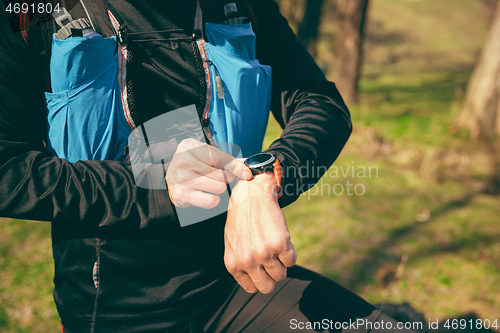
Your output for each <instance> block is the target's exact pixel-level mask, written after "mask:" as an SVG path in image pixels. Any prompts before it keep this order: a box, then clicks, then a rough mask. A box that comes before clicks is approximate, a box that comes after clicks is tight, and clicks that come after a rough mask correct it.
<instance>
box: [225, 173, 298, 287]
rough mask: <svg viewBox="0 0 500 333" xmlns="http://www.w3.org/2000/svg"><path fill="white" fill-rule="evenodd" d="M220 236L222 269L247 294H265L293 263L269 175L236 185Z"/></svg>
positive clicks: (288, 235) (284, 225) (271, 176)
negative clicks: (231, 276) (225, 269)
mask: <svg viewBox="0 0 500 333" xmlns="http://www.w3.org/2000/svg"><path fill="white" fill-rule="evenodd" d="M231 199H232V200H231V201H232V202H231V203H230V205H232V207H230V209H229V210H228V214H227V222H226V228H225V235H224V243H225V252H224V262H225V264H226V268H227V270H228V271H229V273H231V274H232V275H233V276H234V278H235V279H236V281H237V282H238V283H239V284H240V285H241V286H242V287H243V289H245V290H246V291H247V292H249V293H256V292H257V291H260V292H262V293H263V294H268V293H270V292H272V291H273V289H274V285H275V282H276V281H281V280H283V279H285V277H286V268H287V267H292V266H293V265H295V262H296V261H297V254H296V253H295V249H294V247H293V245H292V243H291V241H290V233H289V231H288V228H287V226H286V220H285V216H284V215H283V213H282V212H281V208H280V207H279V205H278V197H277V194H276V182H275V180H274V175H273V174H272V172H266V173H263V174H260V175H257V176H255V178H254V179H252V180H250V181H239V183H238V184H237V185H236V186H235V187H234V189H233V191H232V194H231Z"/></svg>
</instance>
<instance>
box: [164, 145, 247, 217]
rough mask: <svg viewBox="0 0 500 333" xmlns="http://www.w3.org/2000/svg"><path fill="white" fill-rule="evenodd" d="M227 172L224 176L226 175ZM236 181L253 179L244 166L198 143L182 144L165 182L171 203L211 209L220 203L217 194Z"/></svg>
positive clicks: (178, 148)
mask: <svg viewBox="0 0 500 333" xmlns="http://www.w3.org/2000/svg"><path fill="white" fill-rule="evenodd" d="M224 170H225V171H227V172H225V171H224ZM235 177H238V178H241V179H251V178H252V172H251V171H250V169H248V167H247V166H245V164H243V162H241V161H240V160H238V159H236V158H234V157H233V156H231V155H229V154H226V153H225V152H223V151H221V150H219V149H217V148H215V147H211V146H209V145H207V144H205V143H202V142H200V141H198V140H195V139H186V140H183V141H181V143H180V144H179V146H178V147H177V150H176V152H175V154H174V157H173V159H172V162H170V165H169V166H168V170H167V176H166V181H167V185H168V192H169V195H170V199H171V201H172V203H173V204H174V205H176V206H177V207H182V208H186V207H189V206H196V207H201V208H206V209H210V208H213V207H215V206H217V205H218V204H219V202H220V197H219V196H218V194H222V193H224V191H226V188H227V187H226V184H227V183H230V182H232V181H234V179H235Z"/></svg>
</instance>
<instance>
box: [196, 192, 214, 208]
mask: <svg viewBox="0 0 500 333" xmlns="http://www.w3.org/2000/svg"><path fill="white" fill-rule="evenodd" d="M219 202H220V197H219V196H218V195H215V194H210V193H206V192H200V191H194V192H191V193H190V195H189V203H190V204H191V205H192V206H196V207H200V208H205V209H211V208H214V207H215V206H217V205H218V204H219Z"/></svg>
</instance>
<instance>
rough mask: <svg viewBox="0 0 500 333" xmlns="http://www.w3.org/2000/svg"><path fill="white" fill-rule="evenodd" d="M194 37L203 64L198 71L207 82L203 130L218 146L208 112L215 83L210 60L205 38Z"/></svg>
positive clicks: (211, 142)
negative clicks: (211, 129) (211, 128)
mask: <svg viewBox="0 0 500 333" xmlns="http://www.w3.org/2000/svg"><path fill="white" fill-rule="evenodd" d="M193 38H194V41H193V43H195V44H196V49H195V56H198V57H199V58H200V60H201V61H200V62H201V64H199V65H198V72H199V74H200V76H201V77H202V78H203V79H204V81H205V83H206V91H205V106H204V108H203V112H202V115H201V125H202V128H203V132H204V133H205V136H206V137H207V139H208V141H209V144H210V145H212V146H214V147H217V145H216V143H215V141H214V139H213V137H212V133H211V132H210V126H209V125H210V121H209V119H208V113H209V111H210V105H211V103H212V84H213V82H212V78H211V76H210V60H208V56H207V48H206V45H205V43H206V42H205V40H204V39H203V38H202V37H197V36H196V35H193ZM200 67H201V68H200Z"/></svg>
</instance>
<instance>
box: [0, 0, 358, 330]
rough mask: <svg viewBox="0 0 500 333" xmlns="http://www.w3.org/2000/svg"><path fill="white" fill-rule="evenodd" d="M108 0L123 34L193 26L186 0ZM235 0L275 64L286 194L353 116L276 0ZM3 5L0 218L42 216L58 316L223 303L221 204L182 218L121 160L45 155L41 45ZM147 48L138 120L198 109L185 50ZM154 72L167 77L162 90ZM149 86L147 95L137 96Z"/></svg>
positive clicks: (291, 194) (146, 312)
mask: <svg viewBox="0 0 500 333" xmlns="http://www.w3.org/2000/svg"><path fill="white" fill-rule="evenodd" d="M87 2H95V1H94V0H92V1H90V0H88V1H87ZM110 2H111V4H112V5H113V6H114V7H115V9H116V10H117V11H118V12H119V13H120V15H121V16H122V18H123V19H124V20H125V21H127V24H128V27H129V30H130V31H131V32H138V31H157V30H166V29H173V28H181V29H184V30H185V31H186V36H190V35H191V33H192V30H193V20H194V13H195V6H196V1H194V0H183V1H167V0H128V1H123V0H111V1H110ZM237 3H238V7H239V8H240V10H241V11H242V12H243V14H244V16H247V17H251V18H252V21H253V22H252V23H253V26H254V28H255V30H256V31H255V32H256V35H257V46H256V47H257V58H258V60H259V61H260V62H261V63H262V64H265V65H269V66H271V67H272V69H273V89H272V104H271V109H272V112H273V115H274V117H275V118H276V119H277V121H278V122H279V123H280V125H281V126H282V127H283V128H284V130H283V132H282V134H281V136H280V138H279V139H278V140H276V141H275V142H274V143H273V144H272V145H271V147H270V148H269V149H268V151H269V152H272V153H273V154H274V155H275V156H276V157H278V158H279V159H280V161H281V163H282V164H283V165H284V167H285V169H288V172H287V173H285V175H284V179H283V186H284V187H285V188H286V191H285V193H284V195H283V197H282V198H281V199H280V205H281V206H286V205H288V204H290V203H292V202H293V201H295V200H296V199H297V197H298V196H299V195H300V193H302V192H304V191H306V190H307V189H308V188H310V187H311V186H313V185H314V184H315V183H316V182H317V180H318V178H319V176H320V175H318V174H314V175H313V174H312V173H308V174H306V175H304V174H302V176H303V177H300V174H299V173H298V172H290V170H291V168H294V169H295V170H297V169H298V168H299V167H301V166H307V167H310V166H314V167H316V168H317V169H318V170H323V171H324V170H326V168H324V167H329V166H330V165H331V164H332V163H333V161H334V160H335V159H336V158H337V156H338V154H339V153H340V151H341V150H342V148H343V146H344V144H345V143H346V141H347V139H348V137H349V135H350V133H351V122H350V116H349V112H348V110H347V108H346V106H345V105H344V103H343V101H342V98H341V97H340V95H339V93H338V91H337V89H336V88H335V85H334V84H333V83H331V82H328V81H327V80H326V79H325V77H324V75H323V73H322V72H321V70H320V69H319V68H318V67H317V65H316V64H315V62H314V60H313V59H312V58H311V57H310V56H309V54H308V53H307V51H306V50H305V49H304V47H303V46H302V45H301V44H300V43H299V42H298V41H297V39H296V37H295V35H294V34H293V32H292V30H291V29H290V28H289V26H288V23H287V21H286V20H285V19H284V18H283V17H282V16H281V14H280V13H279V10H278V6H277V4H276V3H275V2H274V1H271V0H252V1H241V2H238V1H237ZM247 3H249V5H247ZM224 4H225V2H224V1H219V0H213V1H209V0H207V1H202V9H203V19H204V21H206V22H215V23H219V22H221V21H222V20H223V11H222V7H223V5H224ZM3 6H4V5H3V4H2V5H0V11H1V13H0V181H1V186H0V216H3V217H10V218H18V219H30V220H41V221H51V222H52V238H53V254H54V260H55V278H54V283H55V289H54V298H55V301H56V305H57V308H58V311H59V313H60V315H61V318H62V322H63V324H64V325H65V326H67V327H68V328H69V329H72V330H75V331H81V332H86V331H89V328H90V326H91V323H92V321H95V323H94V325H96V326H97V327H99V332H108V331H109V332H112V331H120V332H128V331H130V332H133V331H137V330H139V329H155V328H161V327H168V326H172V325H174V324H176V323H180V322H185V321H187V320H189V319H190V318H193V317H194V316H196V315H197V314H198V313H200V312H202V311H204V310H205V309H207V308H209V307H213V306H215V305H218V304H220V303H221V302H222V300H223V299H224V297H226V296H227V295H228V293H229V292H230V290H231V288H232V287H233V286H234V283H235V282H234V279H233V278H232V276H230V275H229V274H228V273H227V271H226V270H225V267H224V263H223V249H224V247H223V246H224V241H223V231H224V223H225V215H222V216H218V217H216V218H213V219H211V220H208V221H205V222H202V223H197V224H195V225H192V226H189V227H184V228H181V227H180V226H179V222H178V221H177V220H176V217H175V209H174V207H173V206H172V203H171V202H170V200H169V196H168V192H167V191H165V190H147V189H144V188H140V187H138V186H136V185H135V182H134V177H133V174H132V170H131V167H130V165H129V164H128V163H126V162H116V161H80V162H77V163H74V164H71V163H69V162H67V161H66V160H64V159H59V158H57V157H52V156H50V155H49V154H48V153H47V151H46V149H45V146H44V139H45V137H46V125H45V124H46V119H45V114H46V111H45V106H44V105H45V104H44V95H43V92H44V90H45V91H47V90H48V88H47V84H46V82H45V77H44V73H45V70H46V68H44V67H46V66H45V65H44V64H46V62H45V61H46V59H48V54H47V53H46V50H45V47H44V46H43V38H42V36H41V30H40V26H36V25H37V20H38V18H37V17H36V16H33V15H31V16H30V15H28V17H27V20H28V23H29V25H32V26H35V27H34V28H32V29H30V30H28V32H27V42H28V44H26V43H25V41H24V40H23V36H22V34H21V33H19V32H14V33H13V32H12V27H14V29H15V28H16V24H19V17H18V15H17V16H16V15H12V16H11V17H10V19H11V22H10V23H11V24H9V20H8V18H7V14H6V13H5V8H3ZM190 50H191V51H190ZM145 52H146V51H145ZM149 56H150V57H151V59H152V62H151V63H141V64H139V65H137V66H139V67H140V68H138V69H137V70H141V69H142V70H143V72H144V73H146V72H147V73H149V74H147V75H149V77H146V78H145V77H144V76H142V75H141V76H139V75H137V77H134V78H133V79H134V80H135V82H134V85H135V86H136V87H139V88H136V89H137V96H138V98H137V106H136V110H137V114H136V115H135V117H136V118H135V120H136V122H137V123H141V122H144V121H147V120H148V119H151V118H153V117H155V116H157V115H159V114H162V113H163V112H168V111H169V110H174V109H176V108H178V107H182V106H186V105H190V104H196V105H197V108H198V109H199V110H200V109H202V108H203V103H204V100H203V96H205V91H204V89H205V88H204V85H203V82H202V81H203V80H200V79H201V78H200V75H199V72H198V70H197V68H196V66H197V64H196V61H197V60H196V59H197V55H196V50H195V49H194V48H191V49H190V48H189V46H183V47H180V48H179V50H175V51H172V50H170V51H168V50H167V51H165V52H164V53H161V54H159V55H158V54H157V53H155V52H152V54H149ZM153 68H160V70H156V72H155V70H152V69H153ZM158 83H161V84H162V87H168V89H162V91H161V93H159V92H158ZM148 94H149V95H148ZM147 98H151V100H149V101H148V102H147V103H146V102H145V100H147ZM322 166H323V168H320V167H322ZM96 262H98V263H99V265H98V267H95V263H96ZM95 275H98V280H97V281H98V285H96V284H95V283H94V280H95V278H96V277H95Z"/></svg>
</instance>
